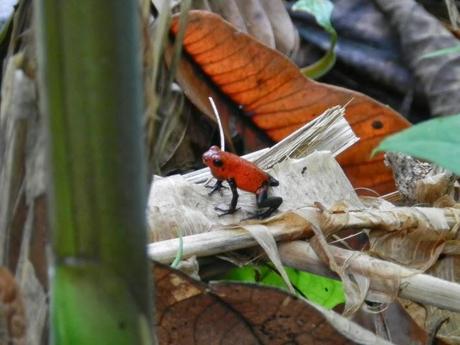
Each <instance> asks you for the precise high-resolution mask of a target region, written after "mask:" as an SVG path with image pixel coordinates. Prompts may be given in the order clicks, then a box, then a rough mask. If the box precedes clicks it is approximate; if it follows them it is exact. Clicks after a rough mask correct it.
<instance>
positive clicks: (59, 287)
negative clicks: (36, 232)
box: [36, 0, 152, 344]
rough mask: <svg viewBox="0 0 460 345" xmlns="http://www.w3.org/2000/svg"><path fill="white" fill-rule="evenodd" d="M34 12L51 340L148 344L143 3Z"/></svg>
mask: <svg viewBox="0 0 460 345" xmlns="http://www.w3.org/2000/svg"><path fill="white" fill-rule="evenodd" d="M36 9H37V23H38V27H37V29H38V30H37V31H38V48H39V68H40V77H41V79H40V81H41V88H40V96H41V97H42V104H41V105H42V113H43V114H45V115H47V125H48V126H47V127H48V137H49V161H50V165H51V175H50V181H51V186H50V187H51V189H50V193H49V197H50V209H51V212H50V222H51V228H52V250H53V266H54V269H53V272H54V275H53V276H52V277H51V339H52V343H54V344H83V343H85V344H90V343H93V344H146V343H150V336H149V334H150V332H151V330H150V325H151V324H152V323H151V310H152V305H151V298H150V294H151V291H152V289H151V286H150V283H149V282H150V278H149V277H150V275H149V270H148V263H147V258H146V251H145V244H146V227H145V215H144V210H145V202H146V190H147V186H146V179H145V176H146V174H145V162H144V156H143V146H142V137H143V136H142V121H141V116H142V112H143V109H142V107H143V100H142V94H143V93H142V78H141V58H140V54H139V53H140V46H139V42H140V41H141V40H140V33H139V26H140V24H139V18H138V16H139V11H138V3H137V1H128V0H114V1H111V2H110V3H107V2H106V1H98V0H79V1H76V0H68V1H58V0H39V1H37V3H36ZM97 320H101V322H97Z"/></svg>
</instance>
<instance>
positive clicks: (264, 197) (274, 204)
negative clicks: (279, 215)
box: [255, 184, 283, 218]
mask: <svg viewBox="0 0 460 345" xmlns="http://www.w3.org/2000/svg"><path fill="white" fill-rule="evenodd" d="M268 187H269V184H264V185H263V186H262V187H260V188H259V189H258V190H257V192H256V197H257V207H258V208H266V207H268V209H267V210H266V211H263V212H259V213H257V214H256V215H255V217H256V218H265V217H268V216H269V215H271V214H272V213H273V212H275V211H276V210H277V209H278V207H280V205H281V203H282V202H283V198H281V197H279V196H272V197H268Z"/></svg>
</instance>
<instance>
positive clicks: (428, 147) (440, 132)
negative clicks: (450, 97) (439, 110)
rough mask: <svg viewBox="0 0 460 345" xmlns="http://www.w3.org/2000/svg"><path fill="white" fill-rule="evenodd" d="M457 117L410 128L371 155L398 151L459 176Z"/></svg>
mask: <svg viewBox="0 0 460 345" xmlns="http://www.w3.org/2000/svg"><path fill="white" fill-rule="evenodd" d="M459 132H460V114H458V115H452V116H447V117H441V118H436V119H433V120H429V121H425V122H422V123H420V124H418V125H415V126H412V127H410V128H408V129H406V130H404V131H402V132H400V133H397V134H394V135H392V136H390V137H388V138H386V139H385V140H383V141H382V142H381V143H380V145H379V146H378V147H377V148H376V149H375V150H374V152H381V151H390V152H401V153H405V154H407V155H410V156H413V157H417V158H421V159H425V160H428V161H431V162H433V163H436V164H438V165H439V166H442V167H444V168H446V169H448V170H450V171H452V172H454V173H456V174H460V137H459V135H458V133H459Z"/></svg>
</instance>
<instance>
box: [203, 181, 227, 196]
mask: <svg viewBox="0 0 460 345" xmlns="http://www.w3.org/2000/svg"><path fill="white" fill-rule="evenodd" d="M222 182H223V181H222V180H217V182H216V184H215V185H214V186H212V187H209V186H206V187H208V188H212V189H211V191H210V192H209V193H208V195H212V194H213V193H214V192H215V191H218V190H219V189H221V188H222Z"/></svg>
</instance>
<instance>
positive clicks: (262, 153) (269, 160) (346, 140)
mask: <svg viewBox="0 0 460 345" xmlns="http://www.w3.org/2000/svg"><path fill="white" fill-rule="evenodd" d="M358 140H359V138H358V137H357V136H356V135H355V133H354V132H353V130H352V128H351V127H350V125H349V123H348V121H347V120H346V119H345V107H344V106H339V105H337V106H335V107H333V108H330V109H328V110H326V111H325V112H324V113H323V114H321V115H320V116H318V117H317V118H315V119H314V120H312V121H310V122H309V123H307V124H306V125H304V126H302V127H301V128H299V129H298V130H296V131H295V132H293V133H291V134H290V135H289V136H287V137H286V138H284V139H283V140H282V141H280V142H279V143H277V144H276V145H274V146H272V147H271V148H269V149H262V150H259V151H255V152H252V153H250V154H248V155H245V156H243V158H245V159H247V160H249V161H252V162H254V163H255V164H257V165H258V166H259V167H260V168H262V169H264V170H267V169H270V168H272V167H273V166H274V165H275V164H276V163H280V162H282V161H284V160H286V159H288V158H303V157H306V156H308V155H309V154H310V153H312V152H314V151H321V150H327V151H330V152H331V153H332V155H333V156H334V157H335V156H337V155H339V154H340V153H342V152H343V151H345V150H346V149H347V148H349V147H350V146H351V145H353V144H354V143H356V142H357V141H358ZM210 176H211V174H210V171H209V168H204V169H200V170H197V171H194V172H191V173H189V174H186V175H184V177H185V178H186V179H187V180H188V181H190V182H194V183H202V182H204V181H206V180H207V179H209V177H210Z"/></svg>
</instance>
